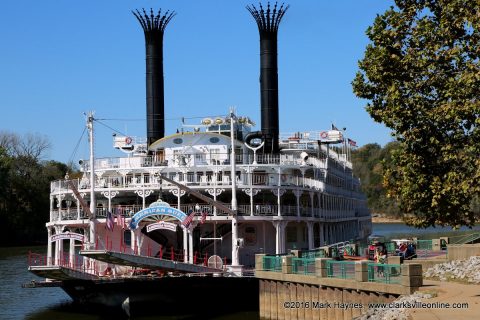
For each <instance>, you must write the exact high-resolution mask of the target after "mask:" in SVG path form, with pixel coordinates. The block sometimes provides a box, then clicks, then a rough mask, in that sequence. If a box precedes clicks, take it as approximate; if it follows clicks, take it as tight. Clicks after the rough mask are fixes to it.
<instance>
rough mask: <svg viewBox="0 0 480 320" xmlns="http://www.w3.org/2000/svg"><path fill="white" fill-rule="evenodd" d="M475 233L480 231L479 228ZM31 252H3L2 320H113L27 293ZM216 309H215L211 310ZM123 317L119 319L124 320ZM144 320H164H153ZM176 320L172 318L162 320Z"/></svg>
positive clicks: (436, 232)
mask: <svg viewBox="0 0 480 320" xmlns="http://www.w3.org/2000/svg"><path fill="white" fill-rule="evenodd" d="M473 230H474V231H480V226H479V225H477V226H476V227H475V228H474V229H473ZM468 231H470V232H471V231H472V230H470V229H468V228H462V229H461V230H460V231H455V232H451V229H450V228H428V229H422V230H418V229H414V228H411V227H407V226H405V225H404V224H402V223H378V224H374V225H373V234H375V235H382V236H386V237H391V238H396V237H398V238H401V237H413V236H418V237H419V238H421V239H431V238H435V237H438V236H443V235H448V236H456V235H458V234H460V233H465V232H468ZM28 251H32V252H36V253H42V254H45V251H46V247H31V248H0V320H10V319H12V320H17V319H29V320H46V319H48V320H50V319H55V320H60V319H62V320H63V319H68V320H76V319H87V320H88V319H112V318H113V317H112V316H113V315H112V314H105V313H103V312H98V311H97V310H88V309H85V308H84V307H79V306H76V305H74V304H73V303H72V302H71V299H70V298H69V297H68V295H67V294H65V293H64V292H63V290H61V289H59V288H37V289H23V288H22V287H21V285H22V284H23V283H27V282H30V281H31V280H37V281H40V280H41V278H38V277H36V276H35V275H33V274H32V273H30V272H28V271H27V264H28V261H27V255H28ZM209 307H214V305H212V306H209ZM122 317H123V316H122V315H115V318H116V319H121V318H122ZM257 318H258V314H251V313H250V314H233V315H231V316H223V317H222V318H217V319H224V320H226V319H228V320H233V319H241V320H249V319H257ZM142 319H160V318H158V317H149V318H142ZM161 319H172V318H161Z"/></svg>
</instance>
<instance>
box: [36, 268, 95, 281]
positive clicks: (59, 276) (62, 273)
mask: <svg viewBox="0 0 480 320" xmlns="http://www.w3.org/2000/svg"><path fill="white" fill-rule="evenodd" d="M28 271H30V272H31V273H33V274H35V275H37V276H39V277H41V278H47V279H54V280H95V279H98V276H96V275H94V274H91V273H87V272H83V271H82V270H77V269H73V268H70V267H65V266H30V267H28Z"/></svg>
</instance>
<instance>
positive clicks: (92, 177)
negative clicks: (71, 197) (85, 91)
mask: <svg viewBox="0 0 480 320" xmlns="http://www.w3.org/2000/svg"><path fill="white" fill-rule="evenodd" d="M93 119H94V118H93V112H92V111H90V112H89V113H88V114H87V129H88V136H89V142H90V212H91V215H90V222H89V226H90V237H89V238H90V246H92V247H93V246H94V245H95V238H96V230H95V223H96V218H97V213H96V211H95V208H96V201H95V159H94V156H95V155H94V151H93V150H94V149H93V143H94V141H93Z"/></svg>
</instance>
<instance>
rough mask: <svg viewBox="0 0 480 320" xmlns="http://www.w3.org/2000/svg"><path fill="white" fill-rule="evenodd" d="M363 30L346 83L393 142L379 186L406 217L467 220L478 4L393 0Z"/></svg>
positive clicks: (416, 221) (479, 42) (479, 135)
mask: <svg viewBox="0 0 480 320" xmlns="http://www.w3.org/2000/svg"><path fill="white" fill-rule="evenodd" d="M395 5H396V6H395V7H391V8H390V9H388V10H387V11H386V12H385V13H384V14H382V15H378V16H377V17H376V19H375V21H374V24H373V25H372V26H371V27H369V28H368V29H367V35H368V37H369V38H370V40H371V43H370V44H369V45H368V46H367V48H366V51H365V56H364V58H363V59H362V60H361V61H360V62H359V68H360V71H359V72H358V73H357V75H356V77H355V79H354V81H353V83H352V84H353V90H354V92H355V94H356V95H357V96H358V97H361V98H364V99H368V100H369V103H368V104H367V107H366V108H367V111H368V112H369V113H370V115H371V116H372V118H373V119H374V120H376V121H377V122H381V123H383V124H385V125H386V126H387V127H388V128H391V129H392V130H393V134H394V136H395V138H396V139H397V140H398V141H400V143H401V144H400V147H399V148H398V149H397V150H395V151H394V152H393V156H392V164H393V165H392V167H390V168H388V169H387V170H385V175H384V185H385V186H386V188H387V189H388V194H389V196H392V197H395V198H396V199H397V200H398V201H399V204H400V208H401V209H402V210H403V211H404V212H405V213H410V214H412V218H411V219H408V220H407V223H409V224H412V225H415V226H418V227H428V226H432V225H436V224H438V225H450V226H453V227H457V226H459V225H468V226H472V225H473V224H474V223H475V219H474V211H473V210H472V205H471V204H472V202H473V200H474V199H476V198H478V195H479V192H480V171H479V170H480V169H479V168H480V157H479V155H480V130H479V125H480V120H479V115H480V102H479V97H480V90H479V88H480V67H479V58H480V32H479V27H480V10H479V7H480V4H479V2H478V1H471V0H438V1H435V0H396V1H395Z"/></svg>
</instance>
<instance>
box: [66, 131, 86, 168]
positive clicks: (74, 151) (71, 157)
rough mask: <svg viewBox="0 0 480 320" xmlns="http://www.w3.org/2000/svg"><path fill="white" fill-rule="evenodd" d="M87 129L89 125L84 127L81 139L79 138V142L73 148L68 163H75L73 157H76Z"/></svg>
mask: <svg viewBox="0 0 480 320" xmlns="http://www.w3.org/2000/svg"><path fill="white" fill-rule="evenodd" d="M85 131H87V127H83V131H82V135H81V136H80V139H78V141H77V144H76V145H75V148H74V149H73V152H72V155H71V156H70V158H69V159H68V162H67V163H68V164H70V163H73V158H75V157H76V155H77V152H78V148H79V147H80V143H81V142H82V139H83V136H84V135H85Z"/></svg>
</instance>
